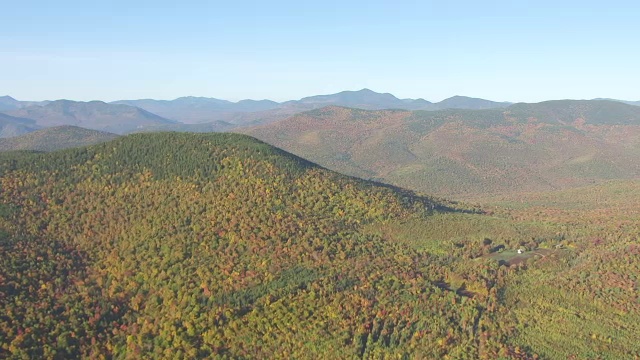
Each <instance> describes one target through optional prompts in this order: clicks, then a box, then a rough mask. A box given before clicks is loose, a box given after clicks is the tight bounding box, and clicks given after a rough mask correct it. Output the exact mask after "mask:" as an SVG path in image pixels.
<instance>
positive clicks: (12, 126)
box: [0, 113, 40, 138]
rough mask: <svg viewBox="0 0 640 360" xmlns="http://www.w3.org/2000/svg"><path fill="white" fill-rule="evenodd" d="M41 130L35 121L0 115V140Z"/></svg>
mask: <svg viewBox="0 0 640 360" xmlns="http://www.w3.org/2000/svg"><path fill="white" fill-rule="evenodd" d="M39 128H40V127H39V126H38V125H36V122H35V121H34V120H31V119H23V118H18V117H14V116H10V115H7V114H3V113H0V138H7V137H13V136H20V135H22V134H26V133H28V132H31V131H34V130H37V129H39Z"/></svg>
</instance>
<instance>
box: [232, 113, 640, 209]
mask: <svg viewBox="0 0 640 360" xmlns="http://www.w3.org/2000/svg"><path fill="white" fill-rule="evenodd" d="M239 131H242V132H245V133H247V134H251V135H253V136H256V137H258V138H260V139H262V140H263V141H266V142H268V143H271V144H274V145H276V146H279V147H282V148H283V149H285V150H287V151H291V152H293V153H295V154H298V155H300V156H302V157H305V158H308V159H310V160H312V161H314V162H317V163H318V164H321V165H323V166H326V167H328V168H330V169H334V170H336V171H340V172H343V173H346V174H350V175H354V176H359V177H363V178H372V179H377V180H380V181H384V182H387V183H390V184H395V185H398V186H403V187H406V188H410V189H414V190H417V191H421V192H426V193H434V194H439V195H446V196H465V197H467V196H470V195H476V194H497V193H501V192H520V191H523V190H527V191H538V190H539V191H542V190H552V189H561V188H566V187H572V186H579V185H586V184H589V183H593V182H597V181H601V180H606V179H618V178H620V179H623V178H635V177H638V176H640V164H639V163H638V162H637V160H636V159H637V158H638V156H639V155H640V150H639V149H640V147H639V145H640V108H638V107H635V106H630V105H626V104H622V103H619V102H612V101H572V100H566V101H548V102H543V103H538V104H524V103H521V104H514V105H511V106H509V107H508V108H504V109H487V110H443V111H415V112H410V111H402V110H393V111H391V110H384V111H366V110H357V109H348V108H340V107H327V108H323V109H319V110H314V111H310V112H306V113H303V114H299V115H296V116H293V117H291V118H289V119H286V120H282V121H279V122H276V123H272V124H269V125H265V126H259V127H255V128H249V129H241V130H239Z"/></svg>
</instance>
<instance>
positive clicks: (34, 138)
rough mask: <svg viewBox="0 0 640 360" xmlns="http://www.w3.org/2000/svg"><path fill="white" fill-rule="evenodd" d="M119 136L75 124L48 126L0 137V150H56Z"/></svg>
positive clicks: (96, 142)
mask: <svg viewBox="0 0 640 360" xmlns="http://www.w3.org/2000/svg"><path fill="white" fill-rule="evenodd" d="M116 137H118V135H116V134H112V133H108V132H103V131H98V130H90V129H85V128H81V127H77V126H73V125H62V126H54V127H48V128H44V129H39V130H36V131H32V132H29V133H26V134H23V135H20V136H17V137H11V138H4V139H0V151H17V150H30V151H55V150H61V149H67V148H74V147H82V146H87V145H95V144H99V143H102V142H106V141H110V140H113V139H115V138H116Z"/></svg>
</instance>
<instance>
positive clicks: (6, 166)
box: [0, 133, 639, 359]
mask: <svg viewBox="0 0 640 360" xmlns="http://www.w3.org/2000/svg"><path fill="white" fill-rule="evenodd" d="M0 187H1V188H0V189H1V191H0V229H2V232H1V233H0V251H1V252H2V257H0V259H1V260H0V309H1V310H0V357H9V358H77V357H88V358H101V357H105V358H112V357H113V358H131V359H137V358H175V359H181V358H183V359H191V358H211V357H213V358H349V359H350V358H396V357H400V358H403V357H404V358H407V357H408V358H433V359H436V358H437V359H440V358H451V359H465V358H466V359H478V358H485V359H495V358H500V357H503V358H516V359H529V358H535V356H537V355H536V353H538V354H543V355H545V357H548V358H567V357H568V356H578V357H579V358H589V357H590V358H596V357H597V356H599V355H602V354H604V355H606V356H604V357H605V358H629V357H631V358H632V356H637V355H639V353H638V348H637V343H635V336H634V334H636V330H637V325H636V324H637V323H638V321H637V320H638V316H637V311H636V310H637V304H634V303H632V302H629V301H627V300H628V299H632V298H633V296H634V295H633V294H634V292H633V291H634V288H633V286H637V285H629V283H628V282H629V281H633V279H631V280H625V281H627V283H625V284H627V285H625V286H626V287H625V288H624V289H621V290H620V294H624V296H625V298H624V299H625V302H623V303H618V302H615V298H611V297H610V296H609V295H608V293H607V294H603V293H601V292H595V293H593V294H594V295H590V296H591V297H592V298H594V299H596V300H597V301H598V303H597V304H598V309H600V308H606V306H607V305H609V304H612V305H615V309H618V310H616V311H624V313H625V314H626V315H627V316H625V317H621V316H619V315H618V313H617V312H603V313H602V316H601V317H600V318H594V317H592V316H591V315H589V314H591V311H593V309H592V308H588V309H587V310H586V311H589V313H587V314H586V315H589V316H585V313H584V311H585V310H583V307H582V305H583V303H582V302H581V301H582V300H581V299H583V297H582V296H583V295H582V294H591V292H593V291H596V290H597V288H598V286H599V285H598V284H597V283H589V282H588V281H587V282H579V283H577V285H571V286H572V288H574V289H576V291H578V290H579V291H580V292H576V296H575V297H574V296H566V299H564V300H565V301H563V302H562V306H563V309H565V311H570V312H575V313H576V314H578V316H580V319H583V320H584V321H582V322H581V323H580V327H576V323H574V322H571V323H570V324H568V325H570V326H571V327H570V329H573V330H572V331H573V332H574V333H573V335H572V336H571V337H568V336H566V335H564V334H563V333H562V331H560V330H557V329H555V328H554V332H553V333H552V334H551V336H550V337H549V338H545V336H546V334H545V333H544V332H540V330H539V329H540V326H546V325H548V324H553V323H555V321H556V319H557V316H556V315H554V313H550V312H547V310H548V307H549V306H556V305H555V304H556V303H555V302H554V300H553V299H552V298H547V297H548V296H555V295H557V294H559V293H561V291H562V288H559V287H558V284H567V283H568V284H576V283H575V281H573V280H574V279H573V277H571V278H567V277H566V276H565V275H564V274H567V273H569V274H573V273H574V270H575V271H578V270H577V269H576V268H575V266H582V267H583V269H586V271H588V270H598V268H597V267H592V266H591V265H589V264H590V263H589V262H585V261H580V260H581V259H583V258H581V254H582V253H586V254H594V252H593V251H594V247H593V246H592V245H590V243H589V240H587V239H588V238H585V235H584V234H583V232H580V231H575V230H571V229H569V228H567V227H565V226H562V225H557V224H556V223H554V222H553V221H550V220H545V221H537V220H535V218H533V219H532V218H531V217H527V216H524V215H519V217H518V218H515V217H511V215H509V214H504V215H502V214H501V215H500V216H496V215H489V214H480V213H478V212H477V210H475V209H474V208H471V207H468V206H461V205H459V204H455V203H449V202H444V201H440V200H434V199H431V198H426V197H420V196H416V195H415V194H413V193H411V192H408V191H405V190H401V189H397V188H393V187H389V186H381V185H379V184H375V183H370V182H365V181H362V180H357V179H353V178H349V177H345V176H343V175H340V174H337V173H334V172H331V171H328V170H326V169H323V168H320V167H318V166H316V165H314V164H312V163H309V162H307V161H305V160H303V159H300V158H297V157H295V156H293V155H291V154H288V153H286V152H284V151H282V150H279V149H276V148H273V147H271V146H269V145H267V144H265V143H262V142H260V141H257V140H255V139H253V138H250V137H247V136H242V135H235V134H175V133H162V134H136V135H130V136H126V137H121V138H118V139H116V140H114V141H111V142H108V143H103V144H100V145H95V146H91V147H86V148H80V149H70V150H63V151H58V152H54V153H49V154H41V153H27V152H12V153H3V154H0ZM494 211H496V213H499V211H498V210H494ZM581 226H582V225H581ZM590 236H591V235H590ZM606 239H608V238H606ZM607 241H608V240H607ZM556 245H562V246H566V247H567V249H556ZM519 246H526V247H527V248H528V249H530V250H531V253H530V255H527V258H526V259H525V260H527V259H528V260H527V261H516V260H518V259H517V258H516V259H507V260H498V259H497V258H495V257H494V256H496V254H498V253H497V251H498V249H499V248H501V247H503V248H505V247H506V248H507V249H513V248H516V247H519ZM543 250H544V251H543ZM589 251H591V252H589ZM610 251H611V253H615V252H616V251H620V250H619V249H618V250H617V248H613V247H612V248H611V249H610ZM595 253H596V254H597V252H595ZM537 254H540V255H541V256H539V255H537ZM501 256H503V255H501ZM590 256H591V255H590ZM625 259H627V260H625V261H631V260H630V259H631V258H629V257H627V258H625ZM576 264H577V265H576ZM619 268H620V271H622V270H623V269H624V266H623V264H622V263H620V266H619ZM582 271H585V270H582ZM614 275H615V274H614V273H612V274H611V275H610V276H614ZM531 276H534V277H531ZM535 279H538V281H535ZM534 285H535V286H534ZM635 289H636V290H637V288H635ZM578 295H579V296H578ZM523 296H526V297H523ZM523 299H526V304H527V305H526V306H522V304H523ZM611 308H613V307H611ZM532 315H533V316H534V318H532ZM534 320H536V321H534ZM537 324H540V325H537ZM601 324H605V327H602V326H601ZM566 328H569V327H566ZM609 328H612V329H617V330H616V331H617V333H616V334H615V335H614V336H612V337H611V338H610V339H608V338H606V337H604V340H603V342H601V341H600V340H598V341H597V342H594V341H593V339H591V337H590V336H591V335H592V333H593V334H594V335H595V336H596V337H598V339H599V337H600V336H603V332H604V331H605V330H606V329H609ZM561 329H562V328H561ZM599 329H603V330H602V331H601V330H599ZM549 344H551V345H549Z"/></svg>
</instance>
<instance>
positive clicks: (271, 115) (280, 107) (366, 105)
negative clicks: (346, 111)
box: [114, 89, 509, 125]
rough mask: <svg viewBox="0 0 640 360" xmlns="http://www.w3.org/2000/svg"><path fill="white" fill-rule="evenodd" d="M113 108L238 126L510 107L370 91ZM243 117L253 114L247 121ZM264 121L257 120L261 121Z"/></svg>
mask: <svg viewBox="0 0 640 360" xmlns="http://www.w3.org/2000/svg"><path fill="white" fill-rule="evenodd" d="M114 103H115V104H126V105H131V106H137V107H139V108H141V109H145V110H147V111H150V112H153V113H156V114H158V115H160V116H163V117H166V118H169V119H174V120H178V121H181V122H184V123H202V122H212V121H215V120H219V121H227V122H231V123H235V124H238V125H245V124H246V123H247V122H251V121H254V122H255V121H256V120H261V122H263V123H265V122H268V121H269V120H272V119H273V120H277V119H280V118H282V117H283V116H289V115H293V114H295V113H298V112H302V111H307V110H312V109H317V108H321V107H325V106H344V107H353V108H359V109H369V110H380V109H406V110H438V109H444V108H461V109H485V108H494V107H505V106H508V105H509V103H499V102H493V101H489V100H483V99H475V98H469V97H464V96H454V97H452V98H449V99H446V100H443V101H441V102H439V103H431V102H429V101H427V100H424V99H398V98H397V97H395V96H393V95H391V94H388V93H384V94H381V93H377V92H375V91H372V90H369V89H362V90H359V91H342V92H339V93H336V94H330V95H316V96H310V97H305V98H302V99H300V100H290V101H285V102H282V103H278V102H275V101H270V100H260V101H256V100H242V101H239V102H236V103H233V102H229V101H226V100H219V99H212V98H202V97H183V98H178V99H175V100H171V101H167V100H150V99H147V100H120V101H115V102H114ZM242 113H254V114H253V116H250V117H249V119H247V115H246V114H245V115H244V117H243V116H238V114H242ZM261 117H262V118H266V120H265V119H260V118H261Z"/></svg>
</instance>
